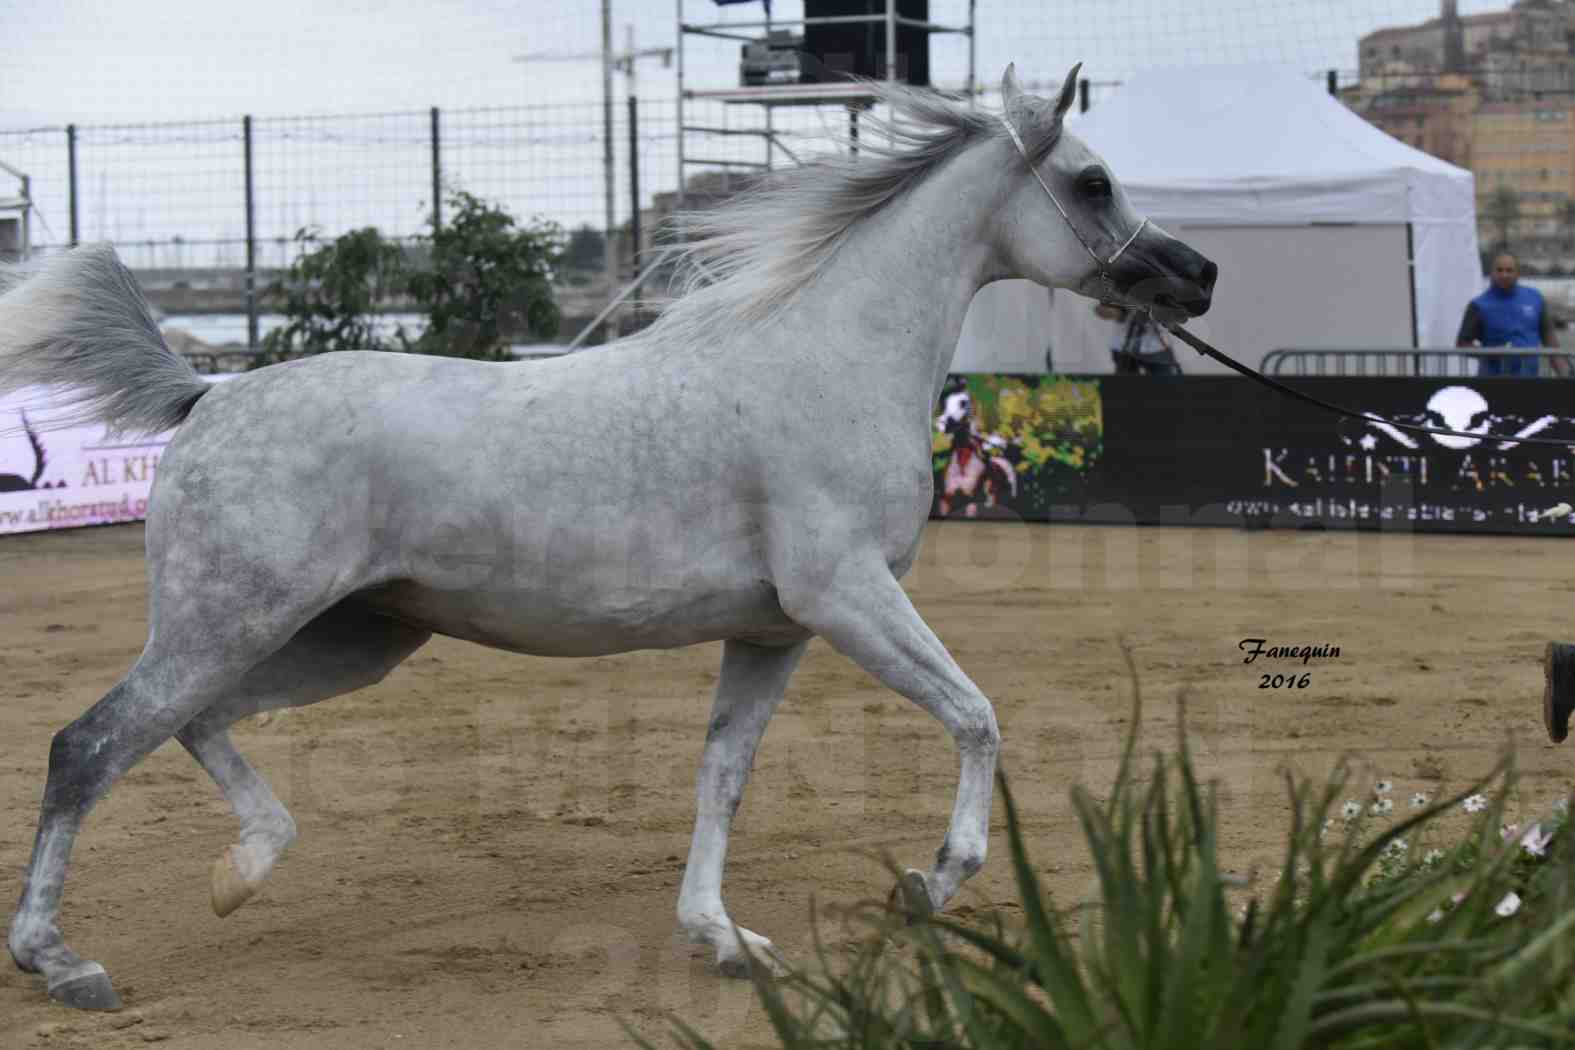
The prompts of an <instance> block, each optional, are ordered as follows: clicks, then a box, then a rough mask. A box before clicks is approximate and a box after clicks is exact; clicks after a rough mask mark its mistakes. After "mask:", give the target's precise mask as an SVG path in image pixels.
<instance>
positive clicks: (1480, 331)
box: [1460, 284, 1547, 347]
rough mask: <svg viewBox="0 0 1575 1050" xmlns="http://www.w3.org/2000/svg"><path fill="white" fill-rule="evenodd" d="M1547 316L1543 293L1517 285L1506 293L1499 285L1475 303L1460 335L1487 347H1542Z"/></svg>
mask: <svg viewBox="0 0 1575 1050" xmlns="http://www.w3.org/2000/svg"><path fill="white" fill-rule="evenodd" d="M1473 314H1475V317H1473V316H1472V315H1473ZM1546 316H1547V307H1546V306H1545V305H1544V304H1543V302H1542V293H1541V292H1539V291H1537V290H1536V289H1535V288H1531V287H1528V286H1526V285H1524V284H1517V285H1515V287H1514V288H1512V289H1510V290H1509V291H1507V292H1505V291H1502V290H1500V289H1499V287H1498V285H1496V284H1495V285H1493V286H1491V287H1489V288H1488V290H1487V291H1485V292H1483V293H1482V294H1481V295H1479V296H1477V297H1476V298H1475V299H1473V300H1471V306H1470V307H1469V308H1467V310H1466V318H1465V322H1464V323H1463V324H1462V325H1461V331H1460V335H1461V339H1462V340H1472V339H1474V340H1476V341H1477V342H1480V343H1481V344H1482V345H1483V347H1494V346H1519V347H1538V346H1542V345H1543V334H1544V324H1543V319H1544V318H1545V317H1546ZM1468 329H1471V330H1470V331H1468Z"/></svg>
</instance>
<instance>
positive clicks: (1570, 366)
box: [1263, 347, 1575, 379]
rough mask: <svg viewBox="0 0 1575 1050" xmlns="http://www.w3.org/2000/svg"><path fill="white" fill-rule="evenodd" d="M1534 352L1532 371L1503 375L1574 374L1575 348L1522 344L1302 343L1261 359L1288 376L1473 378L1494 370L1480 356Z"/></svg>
mask: <svg viewBox="0 0 1575 1050" xmlns="http://www.w3.org/2000/svg"><path fill="white" fill-rule="evenodd" d="M1487 357H1495V358H1504V357H1514V358H1526V357H1531V358H1535V359H1536V361H1537V371H1536V374H1535V375H1514V376H1506V377H1505V378H1520V379H1544V378H1546V379H1570V378H1575V354H1572V353H1568V352H1565V351H1563V350H1544V349H1534V350H1526V349H1521V348H1518V347H1495V348H1491V349H1482V350H1461V349H1457V348H1455V347H1449V348H1439V349H1419V350H1411V349H1391V350H1311V349H1303V348H1294V349H1282V350H1274V351H1271V352H1270V353H1269V354H1268V355H1267V356H1265V357H1264V359H1263V371H1264V372H1265V373H1266V374H1268V375H1289V376H1357V377H1361V376H1365V377H1369V378H1372V377H1384V376H1397V377H1418V376H1420V377H1424V378H1427V377H1443V378H1447V377H1451V376H1459V377H1462V378H1476V377H1479V376H1491V375H1494V374H1496V373H1494V372H1486V371H1483V367H1482V366H1483V362H1482V361H1480V360H1478V359H1479V358H1487Z"/></svg>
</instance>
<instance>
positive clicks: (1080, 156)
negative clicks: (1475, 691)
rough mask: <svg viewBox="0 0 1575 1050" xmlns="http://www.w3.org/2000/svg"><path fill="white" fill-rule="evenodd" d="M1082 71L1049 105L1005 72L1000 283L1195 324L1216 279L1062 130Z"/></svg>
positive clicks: (998, 242)
mask: <svg viewBox="0 0 1575 1050" xmlns="http://www.w3.org/2000/svg"><path fill="white" fill-rule="evenodd" d="M1080 68H1081V67H1080V66H1073V67H1072V71H1071V72H1070V73H1068V74H1067V77H1066V82H1065V83H1064V84H1063V85H1062V87H1061V94H1060V97H1059V98H1057V99H1055V100H1054V101H1051V100H1049V99H1043V98H1038V97H1036V96H1033V95H1028V94H1025V93H1024V92H1023V91H1021V90H1020V89H1019V88H1018V86H1017V78H1016V76H1015V75H1014V74H1013V70H1012V67H1011V66H1007V67H1006V75H1005V77H1003V78H1002V81H1001V94H1002V98H1003V99H1004V102H1005V111H1004V114H1003V116H1002V122H1003V124H1004V125H1005V129H1004V130H1005V131H1006V134H1004V135H1003V136H1002V141H1003V142H1005V143H1006V149H1007V153H1008V156H1009V157H1010V160H1009V162H1008V163H1009V165H1010V166H1009V168H1008V171H1009V173H1010V174H1009V177H1008V180H1007V188H1006V190H1005V194H1006V195H1005V199H1004V202H1003V204H1002V206H1001V208H1000V210H999V212H998V219H999V222H998V225H997V233H996V245H997V253H998V255H999V256H1000V257H1001V258H1000V259H999V260H998V262H999V265H1000V267H1001V270H1004V271H1005V272H1001V273H1000V276H1006V277H1025V278H1027V279H1029V280H1031V281H1037V282H1038V283H1040V284H1043V285H1046V286H1048V287H1052V288H1069V289H1071V290H1073V291H1075V292H1079V293H1081V294H1083V295H1086V296H1089V297H1090V298H1093V299H1099V300H1102V301H1104V302H1113V303H1121V304H1123V305H1126V306H1136V307H1140V308H1142V309H1145V310H1148V311H1149V312H1151V313H1152V314H1153V315H1154V317H1155V318H1156V319H1158V320H1160V321H1165V322H1171V323H1175V322H1180V321H1184V320H1186V319H1187V318H1188V317H1196V316H1198V315H1199V314H1202V313H1204V312H1206V311H1207V310H1208V308H1209V301H1210V299H1211V297H1212V295H1213V291H1214V278H1215V276H1216V275H1217V273H1218V269H1217V268H1216V267H1215V265H1214V264H1213V263H1212V262H1210V261H1209V260H1207V259H1205V258H1204V257H1203V256H1202V255H1200V254H1198V253H1197V252H1195V251H1193V250H1192V249H1191V248H1189V247H1187V246H1186V245H1185V244H1183V243H1181V242H1180V241H1178V240H1176V238H1174V237H1172V236H1170V234H1168V233H1166V232H1165V231H1164V230H1161V229H1160V228H1159V227H1158V226H1155V225H1154V224H1153V223H1151V222H1148V221H1147V220H1146V219H1145V218H1144V217H1143V216H1142V215H1139V214H1138V213H1137V212H1136V211H1134V210H1133V208H1132V205H1131V202H1130V201H1128V199H1127V195H1126V193H1125V191H1124V190H1122V188H1121V184H1120V183H1119V182H1117V181H1116V177H1115V175H1114V174H1113V173H1112V172H1111V170H1110V168H1109V167H1108V166H1107V165H1106V164H1105V162H1104V161H1103V160H1101V159H1100V158H1099V155H1098V154H1096V153H1095V152H1094V151H1093V150H1091V149H1089V148H1088V146H1086V145H1085V144H1084V143H1083V142H1082V140H1081V139H1079V138H1078V137H1077V136H1076V135H1074V134H1072V133H1071V132H1069V131H1066V130H1065V129H1064V128H1063V127H1062V118H1063V117H1065V116H1066V112H1067V110H1068V109H1070V108H1071V106H1072V100H1073V98H1074V97H1075V96H1076V92H1077V73H1078V70H1079V69H1080ZM1036 176H1037V177H1036Z"/></svg>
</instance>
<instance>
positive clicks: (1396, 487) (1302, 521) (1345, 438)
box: [935, 375, 1575, 534]
mask: <svg viewBox="0 0 1575 1050" xmlns="http://www.w3.org/2000/svg"><path fill="white" fill-rule="evenodd" d="M1290 383H1291V385H1293V386H1296V387H1297V388H1299V389H1302V390H1305V391H1306V392H1307V393H1309V394H1311V395H1313V396H1315V397H1318V398H1321V399H1323V400H1325V401H1331V402H1333V403H1335V404H1339V405H1343V406H1345V407H1347V408H1350V409H1353V410H1356V411H1362V412H1369V413H1372V414H1375V415H1379V416H1384V417H1386V418H1388V419H1392V420H1395V421H1397V422H1403V423H1416V424H1422V425H1427V426H1440V427H1449V428H1451V429H1456V430H1465V431H1471V432H1482V433H1486V432H1489V431H1491V432H1493V433H1495V434H1503V435H1510V436H1511V440H1498V439H1479V438H1469V437H1461V438H1456V437H1448V436H1444V435H1430V434H1413V433H1409V432H1407V431H1403V430H1400V429H1398V428H1396V427H1390V426H1386V425H1384V424H1378V423H1367V422H1363V421H1361V420H1352V419H1344V418H1341V417H1339V416H1336V415H1333V414H1331V413H1328V412H1325V411H1323V410H1321V409H1318V408H1316V407H1314V406H1311V405H1305V404H1302V403H1300V402H1297V401H1293V400H1291V399H1288V398H1285V397H1283V396H1280V395H1277V394H1275V393H1273V392H1272V391H1269V390H1265V389H1264V388H1263V387H1261V386H1259V385H1257V384H1255V383H1252V382H1249V381H1247V380H1243V379H1236V378H1228V377H1221V378H1213V377H1177V378H1157V377H1148V376H1102V377H1099V378H1098V379H1092V378H1074V377H1054V376H1045V377H1033V376H973V375H969V376H954V377H952V379H951V380H950V381H949V383H948V387H947V391H948V394H949V395H950V398H951V400H950V402H948V396H947V395H943V397H942V403H941V405H940V406H939V407H938V409H937V424H936V428H937V434H938V435H944V437H942V436H938V437H937V439H936V450H937V455H936V463H937V476H936V481H937V488H936V491H937V499H936V507H935V513H936V516H942V517H956V516H968V517H995V516H1010V517H1016V518H1021V519H1026V520H1034V521H1046V520H1068V521H1088V522H1109V523H1116V522H1131V523H1136V524H1194V525H1204V524H1208V525H1247V526H1268V527H1292V528H1295V527H1326V528H1358V529H1386V530H1387V529H1392V530H1395V531H1436V532H1489V533H1530V534H1542V533H1558V534H1562V533H1567V532H1568V531H1569V530H1570V528H1571V525H1570V523H1569V521H1568V520H1566V521H1564V522H1556V523H1547V522H1538V523H1533V522H1532V521H1531V520H1530V517H1531V514H1532V513H1533V512H1537V511H1542V510H1545V509H1547V508H1548V507H1551V506H1553V505H1554V504H1556V503H1559V502H1561V501H1567V502H1570V503H1575V451H1569V450H1566V449H1562V448H1557V447H1549V446H1542V445H1526V444H1523V443H1519V442H1516V441H1514V440H1512V438H1513V437H1521V438H1527V437H1536V438H1543V439H1552V440H1563V439H1568V440H1569V441H1570V442H1571V443H1572V445H1575V384H1571V385H1566V384H1565V383H1563V382H1561V381H1559V380H1529V379H1469V380H1465V379H1436V380H1435V379H1346V378H1342V379H1296V380H1291V381H1290ZM990 384H994V386H993V389H994V390H995V391H996V394H995V401H996V402H1000V401H1001V400H1002V397H1003V394H1004V395H1006V397H1007V399H1008V400H1011V399H1012V398H1015V400H1016V401H1021V400H1022V398H1021V396H1020V395H1015V394H1014V393H1013V391H1015V390H1016V389H1017V387H1014V385H1013V384H1023V385H1024V387H1023V389H1050V390H1061V391H1068V392H1070V391H1075V392H1076V393H1077V394H1078V395H1079V396H1078V398H1077V399H1074V400H1075V401H1076V403H1078V404H1080V405H1083V406H1084V407H1083V408H1082V410H1081V416H1080V417H1079V418H1080V419H1081V421H1082V424H1083V425H1082V426H1081V427H1078V426H1076V425H1071V426H1069V425H1067V423H1068V421H1067V420H1066V419H1064V418H1063V419H1062V420H1061V425H1060V426H1059V427H1058V428H1052V429H1051V430H1049V431H1047V433H1046V435H1045V437H1044V438H1043V439H1041V440H1038V441H1037V442H1035V448H1036V449H1037V448H1042V447H1043V446H1044V445H1045V444H1046V443H1049V444H1051V445H1052V446H1055V447H1057V448H1059V449H1061V450H1062V451H1063V452H1067V451H1068V450H1071V451H1075V450H1076V449H1079V448H1080V449H1082V451H1081V453H1080V455H1079V458H1078V464H1079V466H1078V468H1077V469H1075V470H1060V471H1048V470H1045V469H1044V466H1043V464H1044V462H1045V457H1043V456H1040V458H1039V460H1038V462H1039V463H1040V464H1041V465H1040V466H1038V467H1036V468H1035V469H1033V470H1028V469H1025V468H1024V467H1022V466H1020V465H1019V464H1020V462H1021V456H1020V453H1017V452H1014V451H1013V449H1014V448H1018V447H1020V446H1022V445H1023V444H1024V440H1023V438H1024V435H1023V434H1022V426H1021V419H1022V418H1024V417H1022V415H1021V413H1019V417H1018V419H1019V423H1018V425H1017V426H1016V428H1015V429H1014V428H1013V426H1011V425H1009V423H1010V421H1009V420H1008V421H1007V423H1003V420H1007V416H1006V414H1003V413H1001V412H1000V411H999V410H998V405H997V406H995V407H994V408H992V406H990V405H987V404H985V401H986V398H985V397H981V396H978V395H979V394H987V393H988V391H989V390H990V389H992V388H991V387H990ZM1027 384H1033V386H1032V387H1029V386H1027ZM959 392H961V393H964V394H969V395H974V396H971V397H967V398H965V399H964V401H963V402H962V406H963V407H964V408H969V409H972V411H971V412H970V413H969V416H970V418H969V419H968V421H967V426H965V425H964V423H962V422H960V421H959V415H960V412H959V400H958V397H957V394H958V393H959ZM1090 396H1097V401H1098V405H1097V408H1093V409H1089V408H1088V407H1086V406H1087V401H1088V399H1089V397H1090ZM1041 400H1044V398H1041ZM1059 401H1060V402H1067V401H1068V398H1067V397H1066V396H1064V395H1063V396H1061V397H1060V398H1059ZM948 404H950V411H949V414H948ZM1041 415H1044V414H1043V413H1041ZM1074 423H1075V421H1074ZM969 428H971V431H970V429H969ZM964 446H968V447H969V448H970V449H971V450H972V451H971V452H969V451H965V452H963V453H962V454H961V455H959V454H958V452H957V451H956V450H957V449H962V448H963V447H964ZM1013 456H1018V457H1019V459H1018V462H1017V463H1013V462H1012V457H1013ZM1071 458H1072V457H1071V456H1070V455H1062V456H1061V457H1060V458H1059V459H1053V460H1052V461H1051V462H1052V464H1065V463H1066V462H1067V461H1069V460H1070V459H1071ZM959 459H964V460H966V461H967V462H966V463H965V464H963V466H962V467H961V468H959V466H958V464H957V461H958V460H959ZM981 459H982V461H983V462H984V464H985V465H986V467H987V468H988V469H987V470H984V471H981V470H980V463H981ZM1008 464H1011V465H1012V467H1013V469H1015V470H1016V471H1017V472H1018V477H1017V481H1018V484H1017V485H1016V486H1015V487H1014V486H1012V485H1011V484H1009V483H1002V482H1001V481H1000V476H1001V474H1002V471H1003V469H1004V468H1005V467H1006V466H1007V465H1008ZM943 467H944V468H946V469H949V470H950V480H951V484H952V488H953V489H954V490H956V489H957V488H958V484H959V478H962V479H963V480H964V481H966V476H967V475H970V474H971V475H974V476H978V477H980V478H981V479H982V480H988V479H990V478H991V477H992V476H993V477H994V479H995V480H994V483H993V486H992V487H986V486H983V485H980V486H976V489H977V490H979V492H980V495H979V496H978V497H977V498H975V499H974V500H973V501H972V503H969V502H968V501H965V500H958V499H957V498H956V494H955V492H954V495H953V498H952V499H951V500H950V501H948V502H947V505H945V506H944V507H943V506H942V503H943V497H944V494H945V482H946V480H947V474H946V469H943ZM1040 476H1043V477H1044V478H1045V480H1047V481H1052V482H1054V485H1053V491H1047V490H1046V489H1045V486H1044V485H1042V484H1036V483H1035V482H1036V480H1037V479H1038V478H1039V477H1040ZM992 491H993V494H994V498H993V499H992V498H990V497H991V493H992ZM970 507H971V508H972V509H970Z"/></svg>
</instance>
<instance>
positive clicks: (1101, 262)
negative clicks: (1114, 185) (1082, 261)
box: [999, 115, 1148, 288]
mask: <svg viewBox="0 0 1575 1050" xmlns="http://www.w3.org/2000/svg"><path fill="white" fill-rule="evenodd" d="M999 119H1000V121H1001V124H1002V125H1003V126H1004V127H1005V128H1006V133H1007V134H1008V135H1010V136H1012V144H1013V145H1015V146H1016V147H1017V152H1019V153H1021V154H1022V155H1023V159H1024V160H1026V161H1028V170H1029V171H1031V172H1033V174H1034V178H1035V179H1037V180H1038V182H1039V185H1040V187H1041V188H1042V189H1043V190H1044V191H1045V193H1046V194H1047V195H1048V196H1049V197H1050V203H1051V204H1054V205H1055V210H1056V211H1058V212H1060V213H1061V219H1062V221H1063V222H1065V223H1066V228H1067V229H1069V230H1071V231H1072V236H1073V237H1076V238H1077V243H1079V244H1081V245H1082V246H1083V250H1084V251H1085V252H1087V253H1088V254H1089V257H1090V258H1092V259H1093V260H1094V265H1095V266H1097V267H1098V268H1099V279H1100V280H1101V281H1104V282H1105V283H1106V284H1108V285H1110V286H1111V287H1112V288H1113V287H1115V284H1116V282H1115V279H1114V278H1112V277H1111V276H1110V273H1109V272H1108V270H1107V269H1106V267H1109V266H1114V265H1115V262H1116V260H1117V259H1119V258H1121V255H1122V253H1123V252H1125V251H1126V250H1127V249H1128V248H1130V247H1132V242H1133V241H1135V240H1137V239H1138V234H1140V233H1142V232H1143V228H1144V227H1145V226H1147V225H1148V217H1147V216H1144V217H1143V221H1142V222H1140V223H1138V227H1137V229H1135V230H1133V231H1132V236H1130V237H1128V238H1127V239H1126V241H1125V242H1123V243H1122V245H1121V247H1119V248H1117V249H1116V251H1115V254H1113V255H1112V256H1111V257H1110V258H1108V259H1101V258H1100V257H1099V253H1098V252H1096V251H1094V249H1093V247H1092V246H1091V245H1090V244H1089V243H1088V242H1087V241H1086V240H1084V239H1083V235H1082V234H1081V233H1079V232H1078V230H1077V226H1076V225H1075V224H1074V223H1073V222H1072V217H1071V216H1070V215H1068V214H1067V213H1066V209H1065V208H1063V207H1061V202H1060V201H1059V200H1058V199H1057V198H1056V195H1055V192H1054V191H1053V190H1051V189H1050V184H1049V183H1048V182H1046V181H1045V180H1044V176H1043V175H1040V174H1039V169H1038V168H1037V167H1036V166H1035V165H1034V162H1033V158H1032V157H1030V156H1029V155H1028V147H1027V146H1024V145H1023V140H1022V137H1021V136H1019V135H1018V134H1017V129H1016V128H1014V127H1013V126H1012V122H1011V121H1010V120H1008V119H1006V117H1005V116H1004V115H1003V116H1001V117H1000V118H999Z"/></svg>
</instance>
